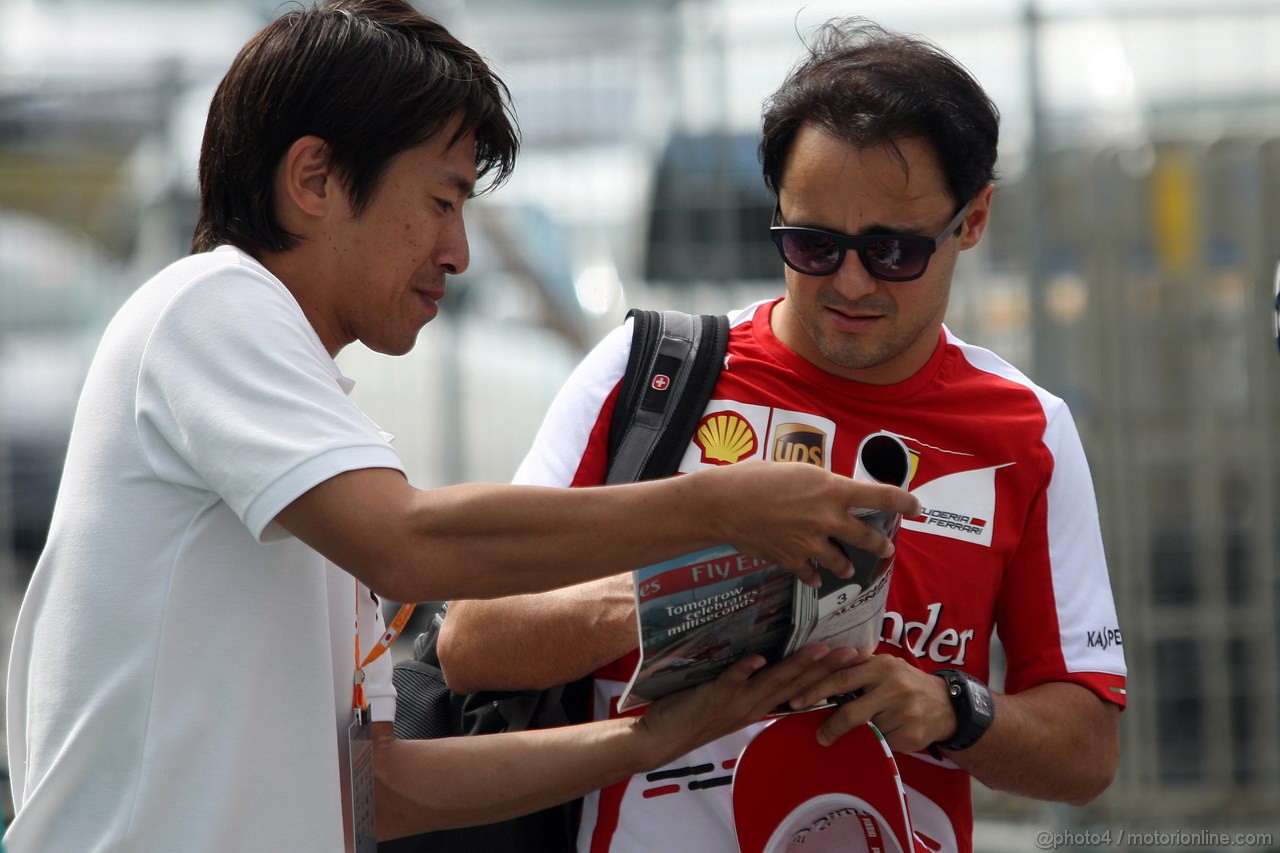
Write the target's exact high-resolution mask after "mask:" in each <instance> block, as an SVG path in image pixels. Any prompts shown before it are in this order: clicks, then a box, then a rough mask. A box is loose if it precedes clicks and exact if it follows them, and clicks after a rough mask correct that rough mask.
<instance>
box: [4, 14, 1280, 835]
mask: <svg viewBox="0 0 1280 853" xmlns="http://www.w3.org/2000/svg"><path fill="white" fill-rule="evenodd" d="M416 5H418V7H419V8H420V9H422V10H423V11H425V12H427V13H429V14H432V15H434V16H436V17H438V18H440V19H441V20H442V21H443V22H444V23H445V24H446V25H448V26H449V27H450V28H451V29H452V30H453V31H454V32H455V33H456V34H457V35H458V36H459V37H461V38H462V39H463V40H464V41H466V42H468V43H469V44H471V45H473V46H474V47H476V48H477V49H478V50H479V51H480V52H481V53H482V54H484V55H485V56H486V57H487V58H488V59H489V60H490V61H491V62H492V64H493V65H494V66H495V67H496V69H497V70H498V72H499V74H501V75H502V76H503V77H504V78H505V79H506V81H507V82H508V84H509V85H510V87H511V90H512V93H513V95H514V99H515V104H516V109H517V111H518V114H519V118H520V122H521V125H522V128H523V133H524V143H525V147H524V150H523V152H522V154H521V158H520V162H519V166H518V168H517V170H516V172H515V176H514V177H513V178H512V180H511V181H510V183H509V184H508V185H507V186H505V187H504V188H502V189H501V190H499V191H498V192H496V193H495V194H493V195H492V196H485V197H482V198H481V199H479V200H477V201H475V202H474V203H473V204H472V205H471V206H470V207H469V211H470V212H469V216H468V226H469V233H470V235H471V239H472V258H473V263H472V267H471V269H470V270H469V271H468V272H467V273H466V274H465V275H464V276H462V277H461V278H460V280H459V281H458V282H457V283H456V284H451V286H450V291H449V295H448V297H447V299H446V301H445V303H444V312H443V313H442V315H441V316H440V318H439V319H437V320H436V321H435V322H433V323H432V324H431V325H430V326H429V327H428V328H427V329H426V330H425V331H424V333H423V335H422V337H421V339H420V341H419V343H418V346H417V348H416V349H415V350H414V351H413V353H411V354H410V355H409V356H406V357H404V358H400V359H391V358H387V357H384V356H379V355H375V354H372V353H370V352H368V351H367V350H364V349H362V348H361V347H360V345H359V344H356V345H354V346H352V347H349V348H348V349H347V350H346V351H344V353H343V354H342V356H341V358H340V362H341V363H342V365H343V368H344V370H345V371H346V372H347V373H348V374H350V375H351V376H353V377H354V378H356V379H357V380H358V385H357V387H356V390H355V392H354V396H355V397H356V398H357V399H358V400H359V401H360V402H361V404H362V405H363V406H364V407H365V408H366V410H367V411H369V413H370V414H371V415H372V416H373V417H374V419H375V420H377V421H378V422H379V423H380V424H381V425H382V426H383V427H384V428H385V429H387V430H388V431H390V432H392V433H394V434H395V435H396V436H397V438H396V446H397V448H398V449H399V451H400V453H401V454H402V455H403V457H404V459H405V461H406V463H407V464H408V466H409V470H410V473H411V477H412V479H413V480H414V482H415V483H416V484H418V485H420V486H424V487H430V486H435V485H442V484H447V483H452V482H459V481H464V480H486V481H503V480H506V479H508V478H509V477H510V475H511V474H512V473H513V471H514V469H515V466H516V465H517V464H518V462H519V460H520V458H521V457H522V455H523V453H524V451H525V449H526V448H527V446H528V444H529V442H530V440H531V438H532V436H533V433H534V431H535V430H536V428H537V425H538V423H539V421H540V419H541V416H542V414H543V411H544V410H545V407H546V406H547V404H548V403H549V401H550V399H551V397H552V396H553V394H554V393H555V391H556V389H557V388H558V387H559V385H560V383H561V381H562V380H563V379H564V378H565V376H566V375H567V374H568V372H569V370H570V369H571V368H572V366H573V365H574V364H575V362H576V360H577V359H578V358H579V357H580V356H581V355H582V354H583V353H584V352H585V350H586V349H587V348H588V347H589V346H591V345H592V344H593V343H594V342H595V341H597V340H598V339H599V338H600V337H601V335H603V334H604V332H605V331H607V330H608V329H609V328H611V327H613V326H614V325H616V324H617V323H618V322H619V321H620V320H621V318H622V316H623V314H624V313H625V311H626V309H627V308H628V307H630V306H644V307H658V308H664V307H675V308H684V309H686V310H713V311H723V310H726V309H727V308H729V307H731V306H737V305H741V304H745V303H746V302H748V301H750V300H753V299H756V298H760V297H764V296H768V295H772V294H776V293H779V292H780V291H781V287H782V283H781V275H780V273H781V267H780V262H779V261H778V259H777V257H776V254H775V252H774V250H773V247H772V246H771V245H770V243H769V242H768V239H767V235H766V229H767V227H768V224H769V218H770V214H771V212H772V204H771V201H770V197H769V196H768V194H767V193H766V191H765V189H764V187H763V184H762V182H761V179H760V176H759V171H760V170H759V164H758V162H757V160H756V154H755V149H756V140H757V135H758V119H759V112H760V106H761V102H762V100H763V99H764V98H765V97H766V96H767V95H768V94H769V93H770V92H771V91H772V90H773V88H774V87H776V86H777V85H778V84H779V83H780V82H781V80H782V78H783V76H784V75H785V73H786V72H787V70H788V69H789V68H790V67H791V65H792V64H793V63H794V62H795V61H796V60H797V59H798V58H799V57H800V55H801V53H802V40H803V38H804V37H805V36H806V34H808V33H809V32H811V31H812V29H813V27H815V26H816V25H817V24H819V23H821V22H822V21H823V20H825V19H826V18H828V17H830V16H832V15H837V14H851V13H858V14H863V15H867V16H869V17H871V18H873V19H875V20H877V21H878V22H880V23H882V24H885V25H887V26H889V27H892V28H896V29H903V30H908V31H911V32H916V33H920V34H924V35H926V36H928V37H930V38H932V39H934V40H935V41H937V42H938V43H939V44H940V45H941V46H942V47H944V48H945V49H947V50H948V51H949V52H951V53H952V54H953V55H955V56H956V57H957V58H958V59H960V60H961V61H962V62H963V63H964V64H965V65H966V66H967V67H969V69H970V70H971V71H973V73H974V74H975V75H976V76H977V77H978V79H979V80H980V81H981V82H982V83H983V84H984V85H985V86H986V88H987V89H988V91H989V93H990V94H991V95H992V97H993V98H994V100H995V101H996V103H997V104H998V105H999V107H1000V109H1001V112H1002V114H1003V138H1002V151H1001V162H1000V165H999V168H1000V172H1001V178H1000V181H999V185H998V191H997V201H996V203H995V207H994V211H993V220H992V224H991V227H990V228H989V229H988V232H987V236H986V239H985V240H984V241H983V243H982V244H981V245H980V246H979V247H978V248H977V249H976V250H974V251H972V252H969V253H967V254H966V256H965V257H964V258H963V259H962V261H961V263H960V267H959V270H958V273H957V280H956V284H955V288H954V294H953V300H952V307H951V312H950V314H949V317H948V322H949V324H950V325H951V327H952V328H953V329H954V330H955V331H956V332H957V333H958V334H959V335H960V336H961V337H963V338H965V339H967V340H969V341H971V342H974V343H978V344H981V345H985V346H988V347H990V348H992V349H994V350H996V351H997V352H999V353H1000V354H1002V355H1004V356H1005V357H1006V358H1008V359H1009V360H1010V361H1012V362H1013V363H1014V364H1015V365H1017V366H1018V367H1020V368H1021V369H1022V370H1024V371H1025V372H1026V373H1027V374H1029V375H1030V376H1031V377H1032V378H1033V379H1035V380H1036V381H1038V382H1039V383H1040V384H1042V385H1044V386H1046V387H1047V388H1049V389H1050V390H1052V391H1054V392H1055V393H1057V394H1059V395H1061V396H1063V397H1064V398H1066V399H1067V400H1068V402H1069V403H1070V404H1071V406H1072V409H1073V411H1074V413H1075V416H1076V419H1077V421H1078V424H1079V426H1080V429H1081V432H1082V435H1083V438H1084V443H1085V447H1086V450H1087V452H1088V454H1089V457H1090V461H1091V464H1092V466H1093V472H1094V477H1095V480H1096V484H1097V490H1098V498H1099V502H1100V508H1101V511H1102V515H1103V528H1104V529H1103V534H1104V538H1105V541H1106V545H1107V550H1108V554H1109V559H1110V562H1111V572H1112V580H1113V585H1114V588H1115V594H1116V598H1117V603H1118V606H1119V610H1120V616H1121V625H1122V627H1123V629H1124V644H1125V650H1126V654H1127V657H1128V661H1129V666H1130V676H1129V703H1130V704H1129V709H1128V711H1126V713H1125V714H1124V715H1123V718H1122V723H1123V757H1122V764H1121V770H1120V775H1119V778H1118V779H1117V781H1116V783H1115V784H1114V785H1113V786H1112V788H1111V790H1110V791H1109V792H1108V793H1107V794H1105V795H1104V796H1103V797H1102V798H1101V799H1100V800H1099V801H1097V802H1096V803H1095V804H1093V805H1091V806H1089V807H1087V808H1083V809H1073V808H1067V807H1061V806H1052V805H1047V804H1044V803H1037V802H1032V801H1028V800H1021V799H1016V798H1011V797H1007V796H1002V795H999V794H996V793H993V792H990V791H986V790H978V791H977V792H976V802H977V808H978V819H979V830H978V842H979V849H980V850H985V851H992V853H994V851H1006V850H1007V851H1025V850H1031V849H1033V846H1034V845H1033V838H1034V832H1035V831H1037V830H1041V829H1059V830H1064V831H1097V832H1103V831H1106V830H1107V829H1111V830H1112V831H1114V830H1116V829H1120V830H1124V831H1128V832H1139V833H1141V832H1151V833H1160V832H1163V833H1180V832H1181V833H1184V834H1183V835H1182V836H1180V837H1177V836H1171V837H1167V838H1164V839H1161V838H1158V837H1153V838H1152V839H1151V840H1152V843H1151V844H1148V845H1146V846H1159V847H1163V848H1164V849H1185V850H1197V851H1198V850H1205V851H1208V850H1215V851H1216V850H1264V849H1269V850H1280V817H1278V816H1280V580H1278V577H1280V574H1278V572H1277V568H1278V562H1280V560H1278V558H1277V554H1278V546H1280V451H1277V449H1276V446H1275V442H1274V439H1275V438H1276V436H1277V435H1280V381H1278V380H1280V356H1278V355H1277V351H1276V342H1275V340H1274V330H1273V328H1272V300H1273V291H1272V273H1273V270H1274V269H1275V266H1276V262H1277V260H1278V259H1280V3H1277V2H1275V0H1186V2H1180V1H1176V0H1074V2H1068V0H1061V1H1060V2H1055V1H1054V0H1039V2H1036V0H966V2H963V3H960V2H956V0H863V2H860V3H856V4H854V3H844V4H840V3H819V2H811V3H802V2H799V0H769V2H764V1H763V0H759V2H757V0H660V1H659V0H654V2H648V3H636V2H620V0H523V2H516V0H439V2H426V1H425V0H422V2H418V3H417V4H416ZM284 8H285V7H284V6H283V5H282V4H280V3H278V2H277V0H204V2H202V3H199V4H194V3H188V2H185V1H184V0H0V546H3V547H0V577H2V578H3V587H0V643H3V645H4V648H3V649H0V652H2V653H3V655H4V660H6V661H7V643H8V638H9V633H10V630H11V628H10V626H11V624H12V619H13V616H14V613H15V612H16V609H17V605H18V602H19V600H20V597H21V592H22V589H23V587H24V585H25V583H26V579H27V577H28V576H29V573H30V570H31V566H32V564H33V563H34V560H35V557H36V556H37V555H38V552H39V549H40V547H41V544H42V543H43V540H44V533H45V525H46V524H47V522H48V513H49V509H50V506H51V503H52V500H53V495H54V492H55V490H56V486H57V480H58V476H59V469H60V466H61V461H62V455H63V453H64V450H65V443H66V438H67V434H68V431H69V428H70V421H71V416H72V411H73V407H74V404H75V399H76V395H77V392H78V389H79V384H80V382H81V380H82V378H83V373H84V370H85V367H86V364H87V361H88V359H89V358H90V356H91V355H92V352H93V348H94V346H95V344H96V341H97V338H98V335H99V334H100V332H101V329H102V327H103V325H104V323H105V322H106V320H107V319H108V318H109V316H110V314H111V312H112V311H113V310H114V308H115V307H116V306H117V305H118V304H119V303H120V302H121V301H122V300H123V299H124V298H125V297H126V296H127V295H128V293H129V292H130V291H131V290H132V289H133V288H134V287H136V286H137V285H138V284H140V283H141V282H142V281H144V280H145V279H146V278H148V277H149V276H150V275H152V274H153V273H154V272H156V271H157V270H158V269H160V268H161V267H162V266H164V265H165V264H166V263H168V262H169V261H171V260H174V259H176V258H178V257H180V256H182V255H183V254H185V253H186V251H187V248H188V245H189V240H190V234H191V230H192V226H193V225H194V222H195V212H196V209H195V162H196V156H197V151H198V146H199V139H200V135H201V131H202V123H203V118H204V111H205V109H206V107H207V105H208V100H209V97H210V94H211V92H212V88H213V86H214V85H215V84H216V81H217V80H218V79H219V78H220V76H221V75H222V73H223V72H224V71H225V69H226V67H227V65H228V63H229V62H230V60H231V57H232V56H233V55H234V54H235V52H236V50H237V49H238V48H239V47H240V45H241V44H242V43H243V42H244V41H245V40H246V39H247V38H248V37H249V36H251V35H252V34H253V33H254V32H255V31H256V30H257V29H259V28H260V27H261V26H262V25H263V24H264V23H265V22H267V21H268V20H270V19H271V18H272V17H274V16H275V15H277V14H279V12H280V11H282V10H283V9H284ZM4 807H5V814H8V813H9V809H10V808H11V806H10V804H9V802H8V798H7V795H6V796H5V800H4ZM1196 832H1199V833H1201V835H1200V836H1194V835H1192V833H1196ZM1207 832H1213V833H1219V832H1220V833H1259V834H1260V835H1261V837H1259V838H1242V839H1237V840H1233V841H1231V842H1223V843H1218V841H1216V840H1214V841H1213V843H1201V842H1203V841H1204V840H1205V837H1206V836H1205V835H1204V833H1207ZM1268 834H1269V835H1270V837H1269V838H1268V837H1267V835H1268ZM1162 841H1163V842H1165V843H1161V842H1162ZM1081 849H1087V845H1086V846H1085V847H1081ZM1113 849H1126V847H1125V846H1124V845H1114V848H1113ZM1134 849H1137V848H1136V847H1135V848H1134Z"/></svg>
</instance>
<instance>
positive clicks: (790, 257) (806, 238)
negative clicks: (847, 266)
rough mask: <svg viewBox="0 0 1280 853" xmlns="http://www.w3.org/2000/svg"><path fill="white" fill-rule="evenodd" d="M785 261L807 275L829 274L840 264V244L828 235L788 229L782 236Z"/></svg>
mask: <svg viewBox="0 0 1280 853" xmlns="http://www.w3.org/2000/svg"><path fill="white" fill-rule="evenodd" d="M782 254H783V256H784V257H785V258H786V260H787V263H789V264H791V266H793V267H795V268H796V269H797V270H799V271H800V272H802V273H807V274H808V275H830V274H831V273H833V272H835V270H836V268H837V267H838V266H840V255H841V252H840V246H839V245H837V244H836V242H835V241H834V240H832V239H831V238H829V237H825V236H823V235H822V234H820V233H815V232H807V231H789V232H787V233H786V234H785V235H783V238H782Z"/></svg>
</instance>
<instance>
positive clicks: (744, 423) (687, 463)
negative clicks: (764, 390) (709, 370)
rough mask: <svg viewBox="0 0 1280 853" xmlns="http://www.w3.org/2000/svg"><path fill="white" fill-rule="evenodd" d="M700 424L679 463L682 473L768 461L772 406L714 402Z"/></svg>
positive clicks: (709, 404)
mask: <svg viewBox="0 0 1280 853" xmlns="http://www.w3.org/2000/svg"><path fill="white" fill-rule="evenodd" d="M705 411H706V414H704V415H703V416H702V420H701V421H699V422H698V427H697V429H695V430H694V433H693V441H692V442H690V444H689V448H688V449H687V450H686V451H685V453H684V458H683V459H681V460H680V469H679V470H680V472H681V473H682V474H688V473H690V472H692V471H698V470H700V469H702V468H714V467H716V466H719V465H732V464H733V463H734V462H742V461H743V460H745V459H765V458H767V457H766V456H765V453H766V450H767V444H766V441H765V437H766V436H767V435H768V434H769V414H770V413H771V412H772V411H773V409H771V408H770V407H769V406H751V405H747V404H746V403H738V402H735V401H732V400H712V401H711V402H710V403H708V404H707V408H706V410H705Z"/></svg>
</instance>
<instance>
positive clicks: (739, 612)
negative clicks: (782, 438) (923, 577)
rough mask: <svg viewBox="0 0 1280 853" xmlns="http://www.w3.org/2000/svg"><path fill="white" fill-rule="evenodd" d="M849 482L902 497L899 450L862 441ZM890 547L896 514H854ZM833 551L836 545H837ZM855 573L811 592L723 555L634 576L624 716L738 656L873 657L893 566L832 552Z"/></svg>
mask: <svg viewBox="0 0 1280 853" xmlns="http://www.w3.org/2000/svg"><path fill="white" fill-rule="evenodd" d="M857 460H858V461H857V469H856V470H855V471H854V477H855V479H863V480H868V481H875V482H882V483H890V484H892V485H895V486H902V487H905V486H906V484H907V481H908V480H909V477H910V455H909V453H908V451H907V448H906V445H904V444H903V443H902V441H901V440H900V439H898V438H897V437H896V436H894V435H891V434H890V433H886V432H878V433H874V434H872V435H870V436H867V437H866V438H865V439H863V441H862V443H861V445H859V448H858V456H857ZM858 514H859V517H861V518H862V520H863V521H865V522H866V523H868V524H870V525H872V526H874V527H876V529H878V530H880V532H882V533H884V534H885V535H886V536H889V537H890V538H892V537H893V536H894V535H895V534H896V533H897V530H898V525H899V522H900V521H901V517H900V516H898V515H897V514H896V513H887V512H874V511H865V512H864V511H858ZM837 542H838V540H837ZM838 544H840V545H841V548H842V550H843V551H844V552H845V554H846V555H847V556H848V557H849V559H850V560H851V562H852V563H853V565H854V573H853V576H852V577H850V578H847V579H845V578H838V577H836V576H835V575H833V574H831V573H830V572H828V571H826V570H825V569H820V573H821V575H822V579H823V582H822V586H821V588H819V589H816V590H815V589H812V588H810V587H807V586H805V585H804V584H802V583H800V582H799V581H798V580H797V579H796V577H795V575H794V574H792V573H791V572H789V571H787V570H786V569H782V568H779V567H778V566H776V565H774V564H773V563H770V562H768V561H767V560H762V559H758V558H755V557H748V556H746V555H744V554H740V553H738V551H736V550H735V549H733V548H732V547H730V546H728V545H720V546H717V547H714V548H707V549H704V550H702V551H696V552H694V553H691V554H686V555H684V556H682V557H676V558H674V559H671V560H666V561H664V562H661V563H656V564H654V565H652V566H646V567H645V568H642V569H637V570H636V571H635V573H634V580H635V593H636V623H637V628H638V630H639V634H640V663H639V665H638V666H637V667H636V671H635V673H634V674H633V675H632V678H631V682H630V684H629V685H628V686H627V689H626V691H625V692H624V693H623V695H622V699H621V701H620V702H619V709H620V710H623V711H626V710H629V709H630V708H635V707H638V706H640V705H643V704H645V703H648V702H652V701H653V700H655V699H659V698H661V697H663V696H666V695H668V694H670V693H675V692H676V691H678V690H683V689H685V688H686V687H692V686H694V685H696V684H701V683H702V682H704V681H709V680H710V679H713V678H715V677H716V676H717V675H719V674H720V673H721V672H723V671H724V670H725V669H726V668H727V667H729V666H730V665H732V664H733V663H734V662H735V661H737V660H739V659H740V658H741V657H742V656H743V655H746V654H751V653H755V654H760V655H763V656H764V657H765V659H766V660H770V661H777V660H780V659H782V658H784V657H786V656H787V655H789V654H791V653H792V652H794V651H795V650H797V649H799V648H802V647H803V646H805V645H807V644H809V643H816V642H822V643H826V644H828V645H830V646H850V647H856V648H862V649H865V650H866V651H868V652H871V651H874V650H875V647H876V645H877V644H878V643H879V641H880V625H881V621H882V620H883V618H884V606H885V602H886V600H887V599H888V595H889V582H890V579H891V577H892V575H893V561H892V560H891V559H890V560H882V559H880V558H878V557H876V556H875V555H874V554H870V553H868V552H866V551H862V550H859V549H857V548H853V547H852V546H850V545H847V544H846V543H842V542H838Z"/></svg>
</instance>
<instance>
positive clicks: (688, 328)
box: [606, 308, 729, 484]
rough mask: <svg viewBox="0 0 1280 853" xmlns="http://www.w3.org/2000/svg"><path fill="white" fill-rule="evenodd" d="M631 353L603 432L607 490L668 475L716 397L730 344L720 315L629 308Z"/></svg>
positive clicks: (723, 317) (677, 463)
mask: <svg viewBox="0 0 1280 853" xmlns="http://www.w3.org/2000/svg"><path fill="white" fill-rule="evenodd" d="M627 316H628V317H631V318H632V320H633V324H634V325H633V330H632V337H631V353H630V355H629V357H628V359H627V368H626V372H625V373H624V375H623V378H622V387H621V389H620V390H619V392H618V400H617V404H616V406H615V408H614V411H613V419H612V421H611V422H610V425H609V474H608V478H607V480H606V482H607V483H610V484H613V483H630V482H635V481H637V480H652V479H655V478H657V477H665V476H667V475H669V474H673V473H675V471H676V468H677V466H679V464H680V458H681V457H682V456H683V455H684V450H685V448H686V447H688V445H689V440H690V438H692V436H693V431H694V429H695V428H696V427H697V425H698V421H699V420H700V419H701V418H702V413H703V410H704V409H705V408H706V406H707V401H708V400H710V399H711V393H712V391H713V390H714V389H715V386H716V380H717V379H718V378H719V375H720V368H721V366H722V365H723V362H724V354H725V349H726V347H727V346H728V343H729V318H728V317H726V316H724V315H723V314H720V315H716V314H685V313H684V312H682V311H663V312H658V311H648V310H643V309H637V308H633V309H631V311H629V312H628V313H627Z"/></svg>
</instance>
